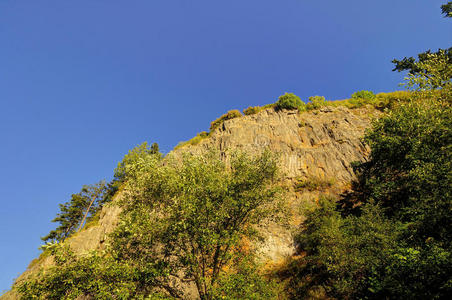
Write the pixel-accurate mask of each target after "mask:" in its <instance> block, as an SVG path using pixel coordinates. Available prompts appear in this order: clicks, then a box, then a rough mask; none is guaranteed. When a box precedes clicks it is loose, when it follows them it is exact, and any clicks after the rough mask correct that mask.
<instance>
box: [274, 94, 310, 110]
mask: <svg viewBox="0 0 452 300" xmlns="http://www.w3.org/2000/svg"><path fill="white" fill-rule="evenodd" d="M275 105H276V106H275V108H276V109H277V110H280V109H300V110H303V109H304V106H305V104H304V103H303V101H301V99H300V97H298V96H296V95H294V94H292V93H285V94H284V95H281V96H279V98H278V101H276V103H275Z"/></svg>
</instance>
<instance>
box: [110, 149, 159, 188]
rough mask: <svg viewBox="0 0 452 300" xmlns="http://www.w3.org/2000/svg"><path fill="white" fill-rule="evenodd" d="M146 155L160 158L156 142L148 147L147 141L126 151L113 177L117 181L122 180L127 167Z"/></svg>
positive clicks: (124, 177)
mask: <svg viewBox="0 0 452 300" xmlns="http://www.w3.org/2000/svg"><path fill="white" fill-rule="evenodd" d="M148 155H155V156H156V157H158V158H159V159H160V158H162V154H161V153H160V152H159V146H158V144H157V143H153V144H152V145H151V146H150V147H149V145H148V143H147V142H144V143H143V144H141V145H139V146H137V147H135V148H133V149H132V150H130V151H129V153H127V154H126V155H125V156H124V158H123V159H122V161H121V162H119V163H118V166H117V167H116V169H115V173H114V178H115V180H116V181H118V182H123V181H125V179H126V174H127V168H128V167H129V166H130V165H133V164H134V163H136V162H137V161H139V160H140V159H143V158H144V157H147V156H148Z"/></svg>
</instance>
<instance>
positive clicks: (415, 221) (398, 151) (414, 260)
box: [290, 99, 452, 299]
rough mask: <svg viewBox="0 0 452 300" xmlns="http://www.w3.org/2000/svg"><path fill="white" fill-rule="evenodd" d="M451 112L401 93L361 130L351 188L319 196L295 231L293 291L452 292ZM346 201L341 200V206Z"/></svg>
mask: <svg viewBox="0 0 452 300" xmlns="http://www.w3.org/2000/svg"><path fill="white" fill-rule="evenodd" d="M451 117H452V112H451V109H450V105H449V104H448V101H443V100H438V99H436V100H433V99H417V100H412V101H408V102H404V103H400V104H399V105H398V106H397V107H396V108H394V109H393V110H392V111H390V112H389V113H388V114H386V115H385V116H383V117H381V118H380V119H378V120H377V121H375V123H374V124H373V128H372V130H370V131H368V132H367V134H366V141H367V143H368V144H369V145H370V147H371V150H372V151H371V156H370V158H369V161H368V162H366V163H362V164H360V165H358V166H357V171H358V179H359V181H358V182H357V183H356V184H355V186H354V191H353V193H352V194H353V196H352V197H351V198H348V199H347V201H348V204H347V201H345V202H344V200H345V199H343V200H342V201H341V202H340V204H341V205H340V206H339V207H338V206H337V204H338V203H335V202H334V201H331V200H330V201H326V200H322V201H320V207H319V208H317V209H315V210H314V211H312V212H309V213H308V214H307V219H306V221H305V224H304V229H303V230H302V232H301V233H300V234H299V236H298V242H299V244H300V249H302V250H303V251H306V257H305V258H303V259H302V260H301V261H299V262H297V263H296V264H295V265H292V266H291V268H290V272H291V274H293V276H294V277H295V278H296V279H293V281H292V282H291V286H292V288H291V289H292V290H293V291H294V293H296V294H297V295H305V296H304V297H307V296H308V295H310V294H312V293H313V292H315V291H317V292H318V291H321V294H323V297H334V298H341V299H342V298H370V299H409V298H414V299H440V298H445V297H446V295H448V294H450V293H451V292H452V285H451V281H450V280H451V278H452V267H451V266H452V251H451V249H452V247H451V241H452V230H451V228H452V227H451V225H452V214H451V213H450V212H451V211H452V203H451V200H450V199H451V196H452V195H451V187H452V173H451V170H452V166H451V162H452V157H451V153H452V152H451V142H452V123H451V121H452V120H451ZM344 203H346V204H347V205H345V206H344Z"/></svg>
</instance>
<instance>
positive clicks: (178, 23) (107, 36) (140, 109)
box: [0, 0, 452, 291]
mask: <svg viewBox="0 0 452 300" xmlns="http://www.w3.org/2000/svg"><path fill="white" fill-rule="evenodd" d="M445 2H446V1H445V0H442V1H439V0H438V1H437V0H381V1H362V0H349V1H337V0H329V1H311V0H229V1H216V0H171V1H168V0H141V1H140V0H134V1H113V0H89V1H87V0H83V1H82V0H79V1H47V0H41V1H30V0H29V1H14V0H2V1H0V43H1V44H0V143H1V144H0V157H1V160H2V162H1V172H0V201H1V205H0V215H1V218H0V234H1V238H2V240H1V247H0V291H1V290H4V289H8V288H9V287H10V285H11V283H12V281H13V278H15V277H17V275H18V274H19V273H21V272H22V271H24V270H25V268H26V266H27V265H28V263H29V262H30V261H31V260H32V259H33V258H35V257H36V256H38V254H39V251H38V246H39V245H40V244H41V241H40V236H43V235H45V234H46V233H48V231H49V230H51V229H52V228H53V227H54V224H52V223H51V222H50V220H51V219H53V217H54V216H55V214H56V213H57V212H58V203H62V202H65V201H67V200H68V199H69V197H70V195H71V194H72V193H76V192H78V191H79V190H80V188H81V186H82V185H83V184H91V183H95V182H97V181H99V180H101V179H103V178H105V179H110V178H111V176H112V173H113V169H114V168H115V166H116V164H117V163H118V161H120V160H121V158H122V157H123V155H124V154H125V153H127V151H128V150H129V149H131V148H132V147H134V146H135V145H137V144H140V143H142V142H144V141H149V142H158V143H159V144H160V146H161V149H162V150H163V151H164V152H168V151H169V150H171V149H172V147H174V146H175V145H176V144H177V143H178V142H179V141H181V140H187V139H189V138H191V137H193V136H194V135H195V134H196V133H197V132H200V131H202V130H207V129H208V127H209V123H210V122H211V121H212V120H214V119H215V118H217V117H218V116H220V115H221V114H223V113H224V112H226V111H227V110H230V109H236V108H237V109H243V108H246V107H248V106H250V105H262V104H267V103H272V102H274V101H275V100H276V99H277V97H278V96H279V95H280V94H282V93H284V92H286V91H287V92H293V93H295V94H297V95H298V96H300V97H301V98H302V99H304V100H306V99H307V98H308V97H309V96H312V95H324V96H326V97H327V98H328V99H342V98H347V97H349V96H350V94H351V93H353V92H354V91H356V90H361V89H367V90H372V91H374V92H382V91H392V90H396V89H398V85H397V84H398V83H399V82H400V81H402V78H403V74H400V73H394V72H391V69H392V64H391V62H390V61H391V60H392V59H393V58H401V57H404V56H411V55H416V54H417V53H419V52H422V51H424V50H427V49H429V48H431V49H434V50H436V49H438V48H446V47H449V46H451V38H452V27H451V20H450V19H444V18H443V17H442V16H441V14H440V8H439V7H440V5H441V4H443V3H445Z"/></svg>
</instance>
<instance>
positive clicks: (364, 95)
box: [352, 90, 375, 100]
mask: <svg viewBox="0 0 452 300" xmlns="http://www.w3.org/2000/svg"><path fill="white" fill-rule="evenodd" d="M352 99H366V100H372V99H375V94H374V93H373V92H371V91H366V90H363V91H358V92H355V93H353V94H352Z"/></svg>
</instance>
